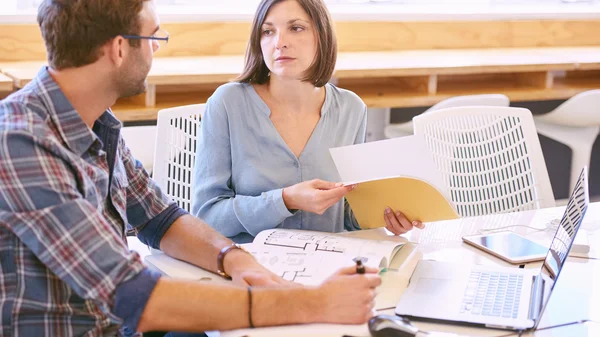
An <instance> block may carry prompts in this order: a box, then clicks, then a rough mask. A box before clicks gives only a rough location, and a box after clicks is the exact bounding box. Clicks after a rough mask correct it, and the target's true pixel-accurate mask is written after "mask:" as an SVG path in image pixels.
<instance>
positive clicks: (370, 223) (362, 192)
mask: <svg viewBox="0 0 600 337" xmlns="http://www.w3.org/2000/svg"><path fill="white" fill-rule="evenodd" d="M329 151H330V153H331V157H332V158H333V161H334V163H335V166H336V168H337V170H338V173H339V174H340V178H341V180H342V181H343V182H344V184H345V185H351V184H358V187H357V188H356V189H355V190H353V191H351V192H350V193H348V194H347V195H346V199H347V200H348V203H349V204H350V206H351V207H352V211H353V212H354V216H355V217H356V220H357V221H358V223H359V224H360V226H361V228H376V227H384V226H385V225H386V223H385V220H384V218H383V214H384V213H383V212H384V210H385V208H386V207H391V208H392V209H393V210H394V211H401V212H403V213H404V215H405V216H406V217H407V218H408V219H409V220H410V221H412V220H420V221H422V222H430V221H440V220H450V219H456V218H458V214H457V213H456V210H455V208H454V205H453V203H452V201H451V199H450V197H449V194H448V191H447V188H446V184H445V183H444V180H443V177H442V174H441V173H440V172H439V171H438V169H437V167H436V165H435V162H434V161H433V156H432V155H431V152H430V151H429V149H428V148H427V146H426V144H425V141H424V140H423V139H422V137H420V136H407V137H400V138H393V139H387V140H381V141H376V142H369V143H365V144H357V145H350V146H343V147H338V148H332V149H330V150H329Z"/></svg>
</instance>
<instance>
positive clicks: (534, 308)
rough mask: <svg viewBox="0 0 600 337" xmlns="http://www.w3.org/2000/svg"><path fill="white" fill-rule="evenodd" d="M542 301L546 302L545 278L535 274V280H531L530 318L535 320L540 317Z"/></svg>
mask: <svg viewBox="0 0 600 337" xmlns="http://www.w3.org/2000/svg"><path fill="white" fill-rule="evenodd" d="M542 303H544V279H543V277H541V276H540V275H534V276H533V282H531V299H530V300H529V315H528V317H529V319H531V320H533V321H534V322H535V321H536V320H537V319H538V318H539V317H540V311H541V310H542Z"/></svg>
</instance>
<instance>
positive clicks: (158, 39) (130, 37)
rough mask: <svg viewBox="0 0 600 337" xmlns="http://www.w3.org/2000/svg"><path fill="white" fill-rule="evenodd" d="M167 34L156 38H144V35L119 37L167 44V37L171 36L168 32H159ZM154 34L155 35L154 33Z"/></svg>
mask: <svg viewBox="0 0 600 337" xmlns="http://www.w3.org/2000/svg"><path fill="white" fill-rule="evenodd" d="M159 31H162V32H164V33H165V34H167V36H166V37H158V36H154V35H152V36H144V35H121V37H122V38H124V39H135V40H156V41H165V44H169V37H170V36H171V35H170V34H169V32H167V31H166V30H159ZM155 34H156V33H155Z"/></svg>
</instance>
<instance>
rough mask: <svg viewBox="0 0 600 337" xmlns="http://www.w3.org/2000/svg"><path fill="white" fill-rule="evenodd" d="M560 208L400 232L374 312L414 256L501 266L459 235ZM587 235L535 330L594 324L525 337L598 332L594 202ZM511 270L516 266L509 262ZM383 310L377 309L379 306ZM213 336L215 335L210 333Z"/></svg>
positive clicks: (448, 328)
mask: <svg viewBox="0 0 600 337" xmlns="http://www.w3.org/2000/svg"><path fill="white" fill-rule="evenodd" d="M563 211H564V207H556V208H549V209H543V210H536V211H527V212H520V213H510V214H500V215H490V216H482V217H474V218H464V219H458V220H451V221H442V222H437V223H430V224H427V227H426V229H425V230H418V229H415V230H413V231H412V232H410V233H408V234H407V235H406V239H407V240H408V241H410V244H407V245H406V246H405V247H403V248H402V249H401V251H400V252H399V253H398V254H397V255H396V257H395V258H394V260H393V261H392V264H391V267H392V268H391V269H390V270H388V271H387V272H386V273H384V274H383V275H382V277H383V284H382V286H381V288H380V289H379V291H378V292H379V295H378V298H377V308H381V309H382V310H380V311H379V313H387V314H393V312H394V309H393V307H394V306H395V303H396V302H397V301H398V299H399V298H400V296H401V295H402V292H403V291H404V290H405V289H406V286H407V284H408V280H409V278H410V275H411V274H412V271H413V269H414V266H415V265H416V263H417V262H418V260H419V259H433V260H440V261H449V262H455V261H462V262H464V263H469V264H485V265H503V266H511V265H510V264H508V263H506V262H504V261H502V260H500V259H498V258H496V257H494V256H492V255H490V254H487V253H485V252H482V251H480V250H478V249H475V248H473V247H471V246H468V245H466V244H465V243H463V242H462V240H461V238H462V236H463V235H468V234H478V233H479V230H481V229H483V228H500V227H505V226H509V225H527V226H531V227H535V228H546V226H547V224H548V223H549V222H550V221H552V220H553V219H560V218H561V216H562V213H563ZM507 230H513V231H515V232H517V233H519V234H521V235H524V236H527V237H528V238H530V239H532V240H534V241H537V242H539V243H542V244H544V245H546V246H548V245H549V243H550V241H551V240H552V237H553V235H554V231H553V230H546V231H535V230H532V229H529V228H525V227H513V228H508V229H507ZM581 230H582V231H585V232H586V233H587V234H588V238H589V241H590V246H591V250H590V253H589V254H588V255H587V256H581V257H576V256H570V257H569V258H568V259H567V263H566V265H565V267H564V269H563V271H562V273H561V275H560V278H559V280H558V281H557V284H556V286H555V289H554V292H553V293H552V297H551V299H550V302H549V303H548V307H547V309H546V312H545V313H544V315H543V316H542V321H541V323H540V328H544V327H552V326H557V325H561V324H566V323H571V322H578V321H582V320H591V321H595V322H598V323H599V324H595V323H581V324H572V325H569V326H564V327H560V328H554V329H550V330H540V331H535V332H530V333H528V334H525V335H526V336H536V337H537V336H542V337H546V336H598V335H600V282H599V280H600V203H593V204H590V207H589V208H588V211H587V214H586V216H585V218H584V222H583V225H582V228H581ZM348 235H354V236H360V237H369V238H384V237H386V236H387V235H388V233H386V232H385V231H384V230H382V229H378V230H368V231H359V232H352V233H348ZM540 265H541V263H533V264H528V265H526V267H525V268H539V267H540ZM515 268H517V267H516V266H515ZM386 307H387V308H389V309H383V308H386ZM414 324H415V325H417V326H418V327H419V328H420V329H422V330H424V331H440V332H449V333H456V334H459V335H461V336H506V335H510V331H505V330H493V329H480V328H472V327H464V326H458V325H450V324H433V323H424V322H418V321H416V322H414ZM214 335H218V333H214ZM220 335H221V336H223V337H234V336H249V337H254V336H307V335H313V336H317V335H318V336H337V337H339V336H341V335H351V336H357V337H358V336H365V337H366V336H369V333H368V329H367V326H366V325H359V326H355V325H333V324H310V325H296V326H286V327H273V328H261V329H252V330H248V329H245V330H236V331H227V332H221V333H220Z"/></svg>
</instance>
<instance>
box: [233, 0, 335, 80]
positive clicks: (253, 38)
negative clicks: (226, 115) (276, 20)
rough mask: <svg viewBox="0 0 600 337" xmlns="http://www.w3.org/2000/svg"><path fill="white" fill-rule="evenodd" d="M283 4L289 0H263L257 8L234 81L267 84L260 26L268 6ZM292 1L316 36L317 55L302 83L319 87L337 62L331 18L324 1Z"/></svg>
mask: <svg viewBox="0 0 600 337" xmlns="http://www.w3.org/2000/svg"><path fill="white" fill-rule="evenodd" d="M283 1H292V0H262V1H261V2H260V4H259V5H258V9H257V10H256V14H255V15H254V20H253V22H252V30H251V33H250V41H248V46H247V48H246V62H245V65H244V71H243V72H242V74H241V75H240V76H239V77H238V78H237V79H236V81H238V82H242V83H256V84H264V83H266V82H268V81H269V68H267V65H266V64H265V60H264V59H263V56H262V49H261V47H260V40H261V38H262V25H263V23H264V22H265V18H266V16H267V13H268V12H269V10H270V9H271V7H273V5H275V4H278V3H280V2H283ZM293 1H297V2H298V3H299V4H300V6H302V8H303V9H304V11H305V12H306V14H308V17H309V18H310V20H311V21H312V23H313V25H314V27H315V31H316V35H317V54H316V55H315V59H314V60H313V63H312V64H311V66H310V67H309V68H308V69H307V71H306V74H305V76H304V78H303V79H302V80H303V81H306V82H310V83H312V84H314V85H315V86H316V87H322V86H324V85H325V84H326V83H327V82H329V80H330V79H331V75H332V74H333V70H334V68H335V62H336V59H337V40H336V37H335V32H334V29H333V23H332V20H331V16H330V15H329V11H327V7H326V6H325V3H323V0H293Z"/></svg>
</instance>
